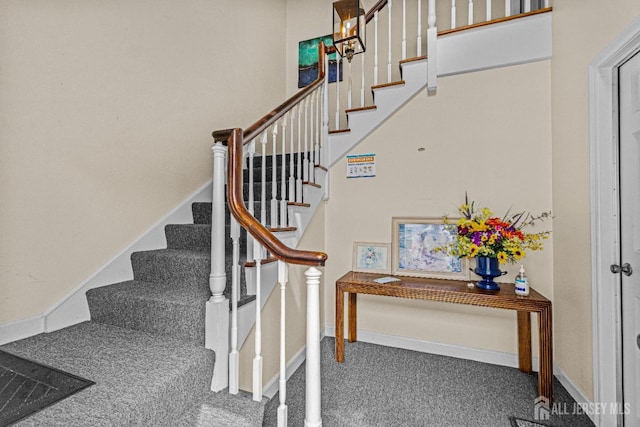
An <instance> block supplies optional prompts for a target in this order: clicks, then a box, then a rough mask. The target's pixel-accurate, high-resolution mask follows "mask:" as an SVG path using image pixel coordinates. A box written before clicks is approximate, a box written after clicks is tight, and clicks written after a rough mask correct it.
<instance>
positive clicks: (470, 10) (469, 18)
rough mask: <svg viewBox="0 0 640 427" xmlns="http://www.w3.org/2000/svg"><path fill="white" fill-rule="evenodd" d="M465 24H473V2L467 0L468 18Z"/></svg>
mask: <svg viewBox="0 0 640 427" xmlns="http://www.w3.org/2000/svg"><path fill="white" fill-rule="evenodd" d="M467 24H468V25H471V24H473V0H469V16H468V20H467Z"/></svg>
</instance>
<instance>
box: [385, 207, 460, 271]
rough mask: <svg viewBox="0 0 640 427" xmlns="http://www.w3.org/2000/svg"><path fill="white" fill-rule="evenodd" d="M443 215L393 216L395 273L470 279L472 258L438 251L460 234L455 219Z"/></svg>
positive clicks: (393, 267) (393, 265)
mask: <svg viewBox="0 0 640 427" xmlns="http://www.w3.org/2000/svg"><path fill="white" fill-rule="evenodd" d="M456 221H457V219H452V222H453V223H452V224H445V223H444V220H443V219H442V218H419V217H394V218H392V221H391V223H392V243H391V245H392V261H391V265H392V269H391V273H392V274H393V275H399V276H413V277H427V278H434V279H451V280H469V260H468V259H467V258H462V259H459V258H458V257H455V256H451V255H448V254H446V253H443V252H440V251H436V250H435V248H437V247H443V246H446V245H447V244H448V243H450V242H451V241H453V239H455V238H456V236H457V234H458V229H457V226H456V225H455V222H456Z"/></svg>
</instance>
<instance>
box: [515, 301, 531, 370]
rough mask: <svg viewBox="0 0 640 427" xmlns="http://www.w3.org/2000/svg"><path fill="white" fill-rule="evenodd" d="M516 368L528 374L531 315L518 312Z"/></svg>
mask: <svg viewBox="0 0 640 427" xmlns="http://www.w3.org/2000/svg"><path fill="white" fill-rule="evenodd" d="M518 368H519V369H520V371H521V372H525V373H527V374H530V373H531V372H532V371H533V369H532V366H531V313H529V312H528V311H518Z"/></svg>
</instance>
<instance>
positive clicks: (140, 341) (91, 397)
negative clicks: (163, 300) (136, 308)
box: [1, 322, 214, 427]
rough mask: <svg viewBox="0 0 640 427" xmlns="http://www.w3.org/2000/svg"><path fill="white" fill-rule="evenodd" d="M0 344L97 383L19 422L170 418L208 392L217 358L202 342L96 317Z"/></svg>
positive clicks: (161, 422) (144, 422) (137, 422)
mask: <svg viewBox="0 0 640 427" xmlns="http://www.w3.org/2000/svg"><path fill="white" fill-rule="evenodd" d="M1 348H2V350H4V351H7V352H9V353H12V354H15V355H17V356H20V357H24V358H27V359H31V360H34V361H36V362H40V363H43V364H46V365H50V366H53V367H55V368H58V369H62V370H64V371H67V372H70V373H73V374H75V375H79V376H81V377H84V378H87V379H90V380H92V381H95V383H96V384H95V385H93V386H91V387H89V388H87V389H85V390H82V391H81V392H79V393H76V394H74V395H73V396H71V397H69V398H67V399H64V400H62V401H60V402H59V403H57V404H55V405H52V406H50V407H48V408H45V409H44V410H42V411H41V412H38V413H36V414H35V415H33V416H32V417H29V418H27V419H25V420H23V421H21V422H19V423H18V424H16V425H18V426H67V427H76V426H77V427H85V426H92V427H96V426H105V427H106V426H124V425H130V426H151V425H152V426H173V425H175V423H176V422H177V419H178V418H179V417H180V415H182V413H183V411H184V408H186V407H188V406H190V405H191V404H192V402H194V401H197V399H198V398H199V396H201V395H202V394H203V393H206V392H207V390H208V387H209V383H210V381H211V372H212V370H213V362H214V354H213V352H211V351H210V350H207V349H205V348H203V347H202V346H197V345H193V344H190V343H188V342H185V341H183V340H180V339H177V338H172V337H163V338H162V339H158V336H157V335H153V334H148V333H145V332H140V331H134V330H131V329H124V328H119V327H116V326H111V325H104V324H100V323H96V322H84V323H80V324H78V325H74V326H71V327H68V328H65V329H62V330H59V331H55V332H51V333H46V334H40V335H36V336H34V337H30V338H26V339H24V340H20V341H16V342H13V343H10V344H6V345H4V346H2V347H1Z"/></svg>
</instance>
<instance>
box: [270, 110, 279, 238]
mask: <svg viewBox="0 0 640 427" xmlns="http://www.w3.org/2000/svg"><path fill="white" fill-rule="evenodd" d="M271 145H272V150H271V152H272V154H271V210H270V214H271V221H269V223H270V224H271V227H273V228H278V159H277V158H276V150H277V146H278V122H275V123H274V124H273V131H272V139H271Z"/></svg>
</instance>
